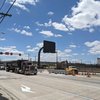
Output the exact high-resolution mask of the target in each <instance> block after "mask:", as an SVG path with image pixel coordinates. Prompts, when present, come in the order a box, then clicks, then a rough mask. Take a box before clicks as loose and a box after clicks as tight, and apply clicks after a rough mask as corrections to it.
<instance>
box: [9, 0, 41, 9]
mask: <svg viewBox="0 0 100 100" xmlns="http://www.w3.org/2000/svg"><path fill="white" fill-rule="evenodd" d="M8 1H10V3H12V1H14V0H8ZM37 2H39V0H16V2H15V4H14V6H16V7H19V8H21V9H22V10H26V11H29V9H28V8H27V7H26V5H27V4H29V5H36V3H37Z"/></svg>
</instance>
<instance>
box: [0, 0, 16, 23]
mask: <svg viewBox="0 0 100 100" xmlns="http://www.w3.org/2000/svg"><path fill="white" fill-rule="evenodd" d="M15 2H16V0H14V1H13V3H12V4H11V6H10V7H9V8H8V10H7V12H6V13H3V12H0V24H1V23H2V21H3V20H4V18H5V17H7V16H9V17H11V16H12V15H11V14H9V11H10V9H11V8H12V7H13V5H14V3H15ZM4 3H5V2H4ZM4 3H3V5H4ZM3 5H2V6H1V8H0V9H2V7H3Z"/></svg>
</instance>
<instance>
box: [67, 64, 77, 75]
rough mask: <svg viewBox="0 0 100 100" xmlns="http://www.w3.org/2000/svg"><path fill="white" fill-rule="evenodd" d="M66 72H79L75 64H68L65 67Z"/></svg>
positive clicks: (69, 73) (74, 73) (72, 73)
mask: <svg viewBox="0 0 100 100" xmlns="http://www.w3.org/2000/svg"><path fill="white" fill-rule="evenodd" d="M65 72H66V74H67V75H76V74H78V69H77V68H76V67H75V66H68V68H65Z"/></svg>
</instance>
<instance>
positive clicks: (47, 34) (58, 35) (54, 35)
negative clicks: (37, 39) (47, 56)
mask: <svg viewBox="0 0 100 100" xmlns="http://www.w3.org/2000/svg"><path fill="white" fill-rule="evenodd" d="M40 33H41V34H43V35H45V36H47V37H62V35H61V34H54V33H52V32H51V31H45V30H42V31H40Z"/></svg>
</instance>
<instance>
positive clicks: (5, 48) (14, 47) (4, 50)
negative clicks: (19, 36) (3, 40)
mask: <svg viewBox="0 0 100 100" xmlns="http://www.w3.org/2000/svg"><path fill="white" fill-rule="evenodd" d="M0 51H2V52H13V53H23V52H22V51H19V50H17V48H16V46H7V47H0Z"/></svg>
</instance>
